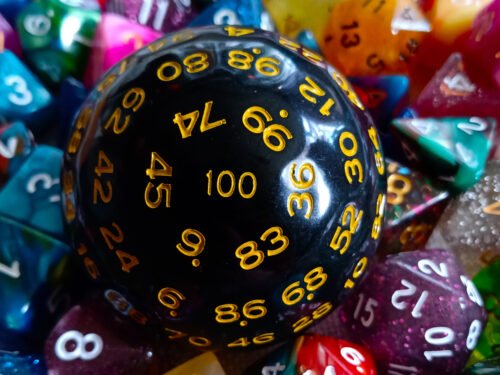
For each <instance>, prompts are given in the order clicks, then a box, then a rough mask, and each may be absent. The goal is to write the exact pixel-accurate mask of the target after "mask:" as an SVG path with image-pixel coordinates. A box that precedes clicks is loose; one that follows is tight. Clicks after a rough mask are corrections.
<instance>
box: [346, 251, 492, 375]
mask: <svg viewBox="0 0 500 375" xmlns="http://www.w3.org/2000/svg"><path fill="white" fill-rule="evenodd" d="M482 306H483V302H482V299H481V297H480V295H479V293H478V292H477V290H476V289H475V287H474V284H472V282H471V281H470V280H469V279H468V278H467V277H466V276H464V275H463V271H462V270H461V269H460V266H459V265H458V263H457V262H456V259H455V258H454V257H453V255H452V254H451V253H448V252H446V251H444V250H425V251H414V252H408V253H401V254H397V255H394V256H391V257H388V258H386V259H385V260H384V261H383V262H381V263H379V264H377V266H376V267H375V269H374V270H373V272H372V273H371V274H370V275H369V277H368V278H367V279H366V282H365V283H363V284H362V286H361V287H360V289H359V290H358V292H357V294H356V295H355V296H353V297H352V298H351V299H350V300H349V301H348V302H347V303H346V304H345V305H343V306H342V307H341V311H340V313H341V318H342V320H343V321H344V323H345V324H346V325H347V326H348V327H349V329H350V330H351V334H352V336H353V338H357V340H358V341H360V342H361V343H362V344H363V345H364V346H365V347H366V348H367V349H369V350H371V352H372V354H373V355H374V357H375V359H376V360H377V364H378V366H379V369H380V370H382V371H397V370H405V371H410V372H412V373H415V374H443V373H446V372H451V373H457V372H459V371H460V370H461V369H462V368H463V367H464V365H465V363H466V362H467V359H468V357H469V354H470V352H471V350H472V349H473V348H474V347H475V345H476V343H477V340H478V338H479V336H480V334H481V331H482V328H483V326H484V320H485V312H484V310H483V307H482Z"/></svg>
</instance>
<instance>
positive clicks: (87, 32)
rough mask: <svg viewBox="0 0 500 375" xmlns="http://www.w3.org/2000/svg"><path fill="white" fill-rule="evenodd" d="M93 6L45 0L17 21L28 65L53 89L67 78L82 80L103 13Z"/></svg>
mask: <svg viewBox="0 0 500 375" xmlns="http://www.w3.org/2000/svg"><path fill="white" fill-rule="evenodd" d="M92 4H94V2H82V1H69V2H68V1H64V0H44V1H42V2H35V3H31V4H30V5H28V6H27V7H26V8H25V9H24V10H23V11H22V13H21V14H20V15H19V17H18V19H17V27H18V30H19V37H20V39H21V44H22V47H23V51H24V55H25V58H26V61H27V62H28V63H29V64H30V66H31V67H32V68H33V69H34V70H35V71H36V73H37V74H38V75H39V76H40V77H41V78H42V79H43V80H44V81H45V82H47V84H49V85H50V86H52V87H58V86H59V85H60V83H61V82H62V81H63V80H64V79H65V78H66V77H68V76H73V77H76V78H79V79H81V78H82V76H83V72H84V68H85V65H86V63H87V57H88V53H89V52H90V46H91V42H92V39H93V36H94V32H95V29H96V27H97V23H98V22H99V19H100V10H99V7H98V6H97V4H96V3H95V4H94V5H92Z"/></svg>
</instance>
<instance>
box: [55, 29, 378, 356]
mask: <svg viewBox="0 0 500 375" xmlns="http://www.w3.org/2000/svg"><path fill="white" fill-rule="evenodd" d="M201 30H203V31H198V30H196V29H193V30H186V31H184V32H182V33H178V34H173V35H171V36H169V37H168V38H167V39H165V40H160V41H157V42H155V43H153V44H152V45H150V46H149V47H148V48H146V49H145V50H142V51H139V52H138V53H137V54H136V55H134V56H132V57H130V58H129V59H127V60H126V61H125V63H124V65H121V66H116V67H115V68H113V69H112V70H111V71H110V72H109V73H108V75H107V77H105V78H104V80H103V81H102V85H100V86H99V87H98V88H97V89H96V90H95V91H94V92H93V93H91V98H90V99H89V100H88V101H87V102H86V103H85V104H84V106H83V109H82V111H81V112H80V117H79V119H77V121H76V124H75V128H74V130H73V134H72V135H71V136H70V141H69V143H68V147H67V156H66V161H65V167H64V172H63V173H64V176H72V177H71V178H72V180H73V186H72V187H71V185H70V186H69V188H68V189H65V194H64V202H63V205H64V206H65V207H66V208H67V205H68V202H70V203H69V205H70V206H71V207H73V208H71V209H73V210H74V208H76V209H77V212H73V213H72V214H70V215H67V220H68V222H69V223H70V224H71V226H72V228H73V231H74V233H73V237H74V241H75V247H76V248H80V244H81V243H84V245H85V247H86V249H87V250H86V251H85V252H84V253H85V257H86V258H88V259H89V260H88V261H87V262H94V265H95V269H96V270H97V271H96V270H94V271H95V272H91V273H93V274H94V276H95V277H96V279H99V278H103V279H105V280H109V279H113V280H115V283H116V284H119V285H123V286H126V288H125V289H126V290H127V293H126V297H127V298H129V297H130V298H129V299H130V301H131V303H133V304H134V305H135V306H137V308H138V309H140V310H141V311H145V312H146V313H148V315H149V313H150V314H152V315H153V316H154V319H155V320H158V321H159V322H160V323H161V324H162V326H164V327H165V328H166V329H169V330H173V331H175V332H181V333H183V334H184V335H185V336H186V337H185V340H187V339H188V338H190V337H201V338H202V339H203V340H201V341H196V340H194V342H195V344H193V345H195V346H196V345H198V346H204V347H207V348H212V347H215V346H216V345H221V344H223V345H225V346H229V347H238V346H243V347H247V346H249V345H252V346H253V345H261V344H264V343H271V342H274V341H275V340H276V341H277V340H278V338H279V336H280V335H282V336H283V337H285V336H286V335H290V334H291V333H298V332H300V331H302V330H303V329H305V328H306V327H308V326H309V325H311V324H312V323H313V322H314V321H315V320H319V319H320V318H322V317H323V316H325V315H326V314H327V313H328V312H330V311H331V310H332V308H333V306H334V305H335V304H336V302H337V300H341V299H343V298H344V296H345V295H347V294H348V293H349V292H350V289H351V288H352V287H354V286H355V285H356V283H357V282H358V281H359V278H360V277H361V275H362V274H363V272H364V270H365V269H366V267H367V265H368V262H369V260H370V258H371V257H372V256H373V254H374V250H375V246H376V243H377V241H378V237H379V234H380V227H381V224H382V217H383V207H384V202H385V196H384V193H383V191H384V190H383V189H384V179H383V174H384V168H385V167H384V165H383V164H381V162H382V155H381V151H380V143H379V140H378V137H377V133H376V130H375V128H374V126H373V125H371V124H370V123H369V122H368V121H369V117H367V115H366V114H365V113H363V112H361V111H359V109H357V108H356V107H354V106H353V105H351V103H350V102H349V99H348V98H346V97H343V96H342V95H344V94H343V92H344V91H347V93H348V97H349V98H350V100H351V101H352V102H353V103H356V104H357V105H358V106H360V107H362V105H361V104H360V102H359V100H358V99H357V97H356V96H355V94H354V93H353V92H352V90H351V89H350V88H349V86H348V84H347V82H346V81H345V80H344V79H343V78H342V77H341V76H340V75H339V74H338V73H336V72H334V71H332V70H331V68H328V69H330V72H331V74H333V76H334V80H332V78H331V76H330V73H329V72H328V70H327V69H325V68H321V66H324V67H326V65H324V62H323V61H322V60H321V58H320V57H319V56H316V55H314V54H313V53H312V52H310V51H307V50H304V49H300V47H295V46H296V45H295V44H294V42H292V41H288V40H284V39H282V40H281V43H282V44H285V45H288V48H289V49H291V50H289V49H287V48H285V47H282V46H280V45H279V44H278V43H279V39H278V37H277V36H275V35H274V34H265V33H263V32H258V31H254V30H253V29H250V28H237V27H227V28H225V29H222V28H213V29H201ZM228 34H229V35H228ZM233 35H234V36H233ZM181 38H182V39H181ZM186 38H187V39H189V38H192V39H191V40H189V42H187V41H186V40H184V39H186ZM273 38H275V39H273ZM179 40H183V42H182V43H179V44H177V45H176V48H175V49H173V48H170V46H171V45H172V44H171V43H172V42H174V43H175V41H177V42H178V41H179ZM162 43H164V44H165V46H164V48H163V49H161V44H162ZM158 46H160V49H159V50H158V51H156V52H153V53H152V54H151V49H152V50H153V51H155V50H156V49H158V48H159V47H158ZM193 46H196V50H193ZM228 46H230V47H229V49H228ZM252 53H254V54H255V56H254V55H252ZM299 54H302V55H304V56H306V57H307V58H309V60H311V61H316V64H318V65H319V66H315V65H314V64H311V63H309V62H308V61H307V60H306V59H305V58H304V57H301V56H300V55H299ZM252 56H254V57H252ZM311 56H314V58H312V57H311ZM142 59H143V60H142ZM242 59H243V60H242ZM313 59H314V60H313ZM128 61H131V62H132V63H131V64H135V65H127V64H128ZM143 61H144V62H143ZM245 61H246V62H245ZM250 63H251V64H250ZM264 63H265V64H266V65H265V67H264V65H262V64H264ZM145 64H147V65H145ZM242 64H243V65H242ZM247 64H250V65H249V66H248V65H247ZM255 64H257V65H255ZM124 66H125V67H126V68H123V67H124ZM216 67H217V68H216ZM218 67H222V68H221V69H218ZM123 69H125V71H126V72H127V73H126V74H125V73H124V70H123ZM127 69H128V70H127ZM179 69H180V70H179ZM188 69H189V70H188ZM191 72H193V73H191ZM299 72H301V73H300V75H298V74H299ZM146 73H147V74H146ZM141 74H143V76H142V77H144V80H145V81H144V84H140V83H139V81H140V79H139V78H138V77H139V76H138V75H141ZM144 74H146V75H144ZM134 77H135V78H134ZM136 79H139V80H136ZM141 79H142V78H141ZM108 81H110V82H113V83H111V85H110V86H107V88H104V87H106V86H105V83H106V82H108ZM169 82H170V83H169ZM243 82H244V84H241V85H240V83H243ZM280 85H283V86H282V87H283V88H284V89H285V88H286V90H285V91H286V94H284V95H282V94H281V93H280V91H277V90H275V88H276V87H279V86H280ZM311 85H312V86H311ZM315 86H318V87H320V88H321V90H324V92H325V94H324V95H320V97H319V98H317V99H316V98H315V97H314V93H312V94H311V93H310V90H314V91H315V90H316V89H315V88H314V87H315ZM214 87H217V88H218V89H217V90H216V91H214V89H213V88H214ZM100 89H102V92H101V93H99V90H100ZM131 90H132V91H131ZM162 93H163V94H162ZM151 95H152V96H151ZM162 95H165V96H164V97H163V99H160V97H161V96H162ZM149 97H151V98H154V100H152V101H150V100H149V99H148V98H149ZM187 98H189V100H187ZM312 99H315V100H316V104H315V103H313V102H314V101H311V100H312ZM329 99H331V100H329ZM129 100H131V102H129ZM159 100H168V102H169V106H168V110H167V112H165V110H166V109H167V108H166V107H165V106H163V105H154V104H153V103H154V102H155V101H156V102H157V103H158V102H159ZM333 100H334V101H335V105H333ZM132 101H133V102H134V103H135V104H134V106H135V107H136V110H135V112H134V111H133V112H130V114H127V115H126V116H130V117H127V119H125V117H122V115H123V116H125V112H123V110H125V108H124V107H122V104H123V103H125V104H124V105H125V107H127V106H129V103H132ZM105 102H106V106H104V103H105ZM92 108H96V109H97V111H96V112H94V113H92V111H91V109H92ZM130 108H131V107H129V109H130ZM127 113H128V112H127ZM132 113H133V116H132ZM159 118H162V119H166V120H165V121H166V122H167V124H168V125H167V126H165V124H164V123H163V122H159V121H157V120H156V119H159ZM332 118H335V119H336V120H335V121H334V122H330V121H331V119H332ZM295 119H297V121H295ZM123 121H126V123H124V122H123ZM337 121H338V122H337ZM358 122H359V125H357V124H358ZM123 124H125V126H124V127H123V126H122V125H123ZM140 124H148V125H147V126H143V125H140ZM336 124H338V125H339V128H338V129H336V128H335V127H336ZM340 124H342V125H341V126H340ZM269 125H276V126H275V127H272V128H270V129H269V130H267V131H266V134H265V135H263V132H264V131H265V129H264V128H265V127H266V126H269ZM200 127H201V128H202V129H201V131H200ZM342 134H343V135H342ZM82 139H83V141H82ZM146 139H147V140H148V141H147V142H145V143H144V142H143V140H146ZM227 139H231V142H227ZM137 141H138V143H137ZM164 142H172V146H166V144H165V143H164ZM340 143H342V144H341V145H340ZM121 145H127V146H126V147H122V146H121ZM129 147H131V149H134V151H133V152H130V149H129ZM339 147H340V148H343V149H344V150H345V153H346V154H342V156H341V157H340V158H339V157H337V156H334V155H337V154H336V153H337V151H335V150H338V148H339ZM167 149H168V150H171V151H170V152H166V150H167ZM222 149H223V150H224V153H220V152H214V151H215V150H222ZM83 150H89V151H90V153H88V154H87V151H83ZM162 150H164V151H162ZM192 150H200V152H201V153H202V154H203V157H201V158H200V157H199V156H198V155H194V154H193V152H192ZM306 150H307V151H306ZM84 154H85V155H86V156H83V158H82V159H81V164H80V162H78V164H75V160H78V159H79V158H80V156H79V155H84ZM138 155H141V156H140V157H138ZM228 155H235V157H229V158H228ZM354 164H357V165H358V167H355V166H354ZM363 165H364V166H363ZM360 166H361V169H362V170H363V172H360ZM146 170H148V173H146ZM125 171H126V173H125ZM361 174H363V175H362V176H361ZM173 176H175V177H173ZM63 179H64V177H63ZM299 179H300V180H299ZM76 181H78V186H79V187H78V188H76V186H75V182H76ZM175 181H177V182H175ZM233 184H234V186H233V187H231V186H232V185H233ZM181 185H182V186H186V188H181V187H180V186H181ZM118 186H127V188H124V189H121V188H118ZM177 186H178V187H177ZM345 186H349V188H345ZM195 187H197V188H195ZM318 189H319V190H318ZM320 190H321V191H322V193H321V194H320ZM327 191H328V194H326V192H327ZM304 193H306V194H304ZM301 194H302V195H301ZM130 197H135V198H134V199H131V198H130ZM136 198H137V199H136ZM332 199H333V200H332ZM124 202H126V204H125V203H124ZM187 202H188V203H187ZM351 202H353V203H351ZM186 205H187V206H189V207H200V208H201V207H203V209H196V211H195V212H196V213H194V212H188V211H186V207H187V206H186ZM125 207H127V208H126V210H125V211H123V209H124V208H125ZM71 209H70V210H69V211H70V212H71ZM361 211H363V213H362V214H361ZM132 212H133V213H134V214H131V213H132ZM243 213H245V214H243ZM139 217H140V218H141V220H139V221H137V220H136V218H139ZM160 217H162V219H161V220H159V218H160ZM215 223H216V224H215ZM165 227H168V228H169V233H174V235H168V236H161V237H162V239H161V241H162V243H163V246H165V248H168V249H170V250H169V252H168V255H167V253H155V254H152V253H149V252H146V251H144V250H143V249H147V248H156V246H157V244H158V237H157V235H158V234H160V233H164V231H165ZM305 227H307V231H305V230H304V228H305ZM351 230H352V233H351ZM140 233H150V234H151V235H148V236H146V237H144V236H143V235H139V234H140ZM270 241H272V242H270ZM261 248H262V249H263V250H261ZM97 249H107V250H106V252H105V253H104V254H108V253H109V254H110V255H111V256H102V255H101V254H100V252H98V251H96V250H97ZM216 249H223V250H216ZM287 249H288V250H287ZM302 249H310V252H309V253H308V254H309V255H307V258H306V257H305V256H304V254H303V253H301V251H302ZM346 252H347V254H346V255H345V256H342V255H344V253H346ZM281 253H283V254H284V257H282V258H283V259H282V260H280V259H278V258H279V255H280V254H281ZM254 254H258V255H254ZM158 256H159V257H161V258H163V257H165V258H164V260H165V262H166V259H167V258H168V264H175V265H176V266H175V267H173V268H172V270H171V271H170V268H169V272H167V273H166V272H165V264H167V263H164V261H159V258H157V257H158ZM273 258H274V259H273ZM306 259H307V260H306ZM172 262H173V263H172ZM220 264H224V265H225V266H224V268H223V269H222V270H221V268H220ZM292 264H295V266H291V265H292ZM332 272H334V273H335V275H336V277H335V278H334V279H333V278H332V276H331V274H332ZM98 274H99V275H100V276H99V275H98ZM330 278H332V282H331V283H330V284H328V287H325V288H324V287H322V286H323V285H325V284H326V280H330ZM312 280H314V281H312ZM270 286H272V287H270ZM293 290H296V292H293V293H294V294H291V293H292V291H293ZM138 296H141V297H140V298H138ZM331 296H335V301H331ZM332 302H333V304H332ZM244 307H245V308H244ZM216 309H217V311H216ZM228 309H230V311H233V309H236V311H233V312H229V313H227V311H229V310H228ZM243 310H244V311H243ZM207 311H208V313H207ZM247 315H248V316H249V317H248V316H247ZM170 336H172V335H170ZM240 339H241V340H240ZM191 341H193V340H191ZM212 344H213V346H212Z"/></svg>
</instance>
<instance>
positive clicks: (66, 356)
mask: <svg viewBox="0 0 500 375" xmlns="http://www.w3.org/2000/svg"><path fill="white" fill-rule="evenodd" d="M71 341H73V342H74V343H75V344H76V346H75V347H74V349H73V350H71V351H68V350H67V344H68V343H69V342H71ZM90 345H92V349H91V350H87V347H88V346H90ZM103 346H104V345H103V341H102V338H101V336H99V335H97V334H95V333H88V334H86V335H85V336H84V335H83V334H82V333H81V332H79V331H67V332H65V333H63V334H62V335H61V336H59V338H58V339H57V341H56V345H55V347H54V351H55V353H56V356H57V357H58V358H59V359H61V360H63V361H74V360H75V359H78V358H79V359H81V360H83V361H90V360H93V359H95V358H97V357H98V356H99V354H101V352H102V349H103Z"/></svg>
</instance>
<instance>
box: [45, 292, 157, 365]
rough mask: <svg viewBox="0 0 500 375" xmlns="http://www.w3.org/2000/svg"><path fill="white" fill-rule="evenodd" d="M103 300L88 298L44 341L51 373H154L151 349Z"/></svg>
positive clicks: (69, 313)
mask: <svg viewBox="0 0 500 375" xmlns="http://www.w3.org/2000/svg"><path fill="white" fill-rule="evenodd" d="M150 342H151V340H147V339H146V338H145V337H144V336H143V335H142V334H141V333H139V332H137V331H136V329H135V327H133V326H130V325H128V324H127V323H126V322H125V321H124V320H122V318H121V317H119V316H118V315H116V314H115V313H114V312H113V310H112V309H111V308H110V307H109V306H107V305H104V301H102V300H88V301H86V302H84V303H83V304H81V305H76V306H74V307H73V308H71V310H69V311H68V312H67V313H66V315H64V316H63V317H62V318H61V320H60V321H59V322H58V323H57V325H56V326H55V327H54V329H53V330H52V332H51V333H50V335H49V337H48V338H47V340H46V342H45V358H46V362H47V368H48V370H49V374H51V375H62V374H71V373H75V374H82V375H85V374H89V375H90V374H150V373H155V371H154V369H153V367H154V366H156V365H157V364H156V357H155V356H153V349H152V346H151V344H150Z"/></svg>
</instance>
